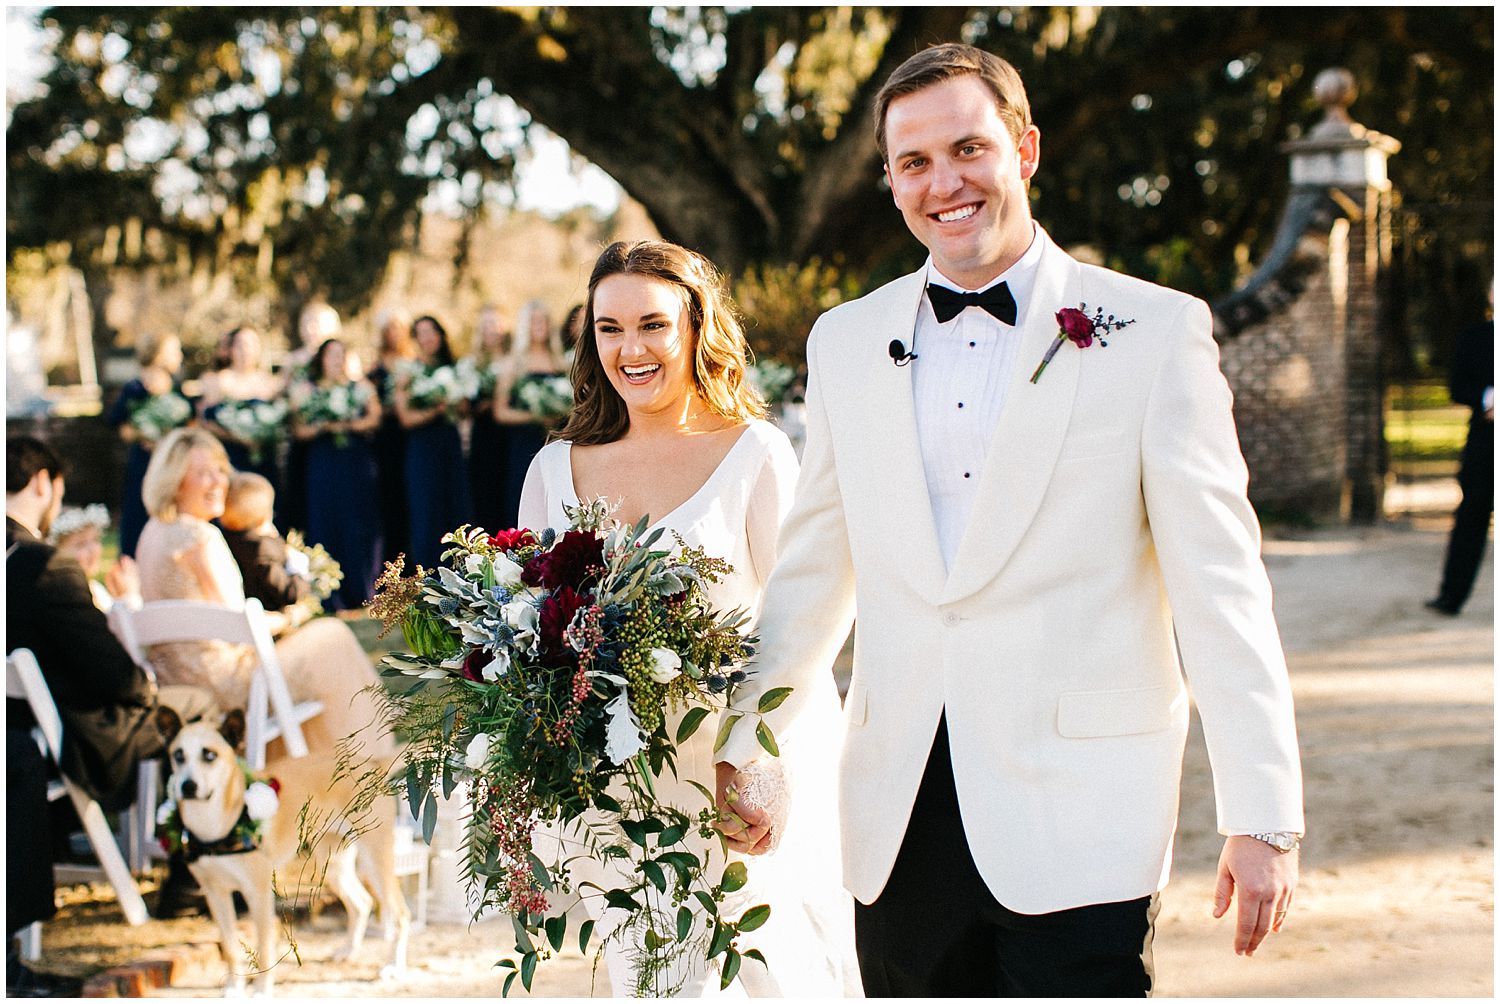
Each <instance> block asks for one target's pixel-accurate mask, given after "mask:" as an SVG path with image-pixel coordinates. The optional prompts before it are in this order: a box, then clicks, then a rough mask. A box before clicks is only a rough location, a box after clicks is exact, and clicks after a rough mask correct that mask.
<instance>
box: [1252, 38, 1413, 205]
mask: <svg viewBox="0 0 1500 1004" xmlns="http://www.w3.org/2000/svg"><path fill="white" fill-rule="evenodd" d="M1358 96H1359V88H1358V86H1357V85H1356V83H1355V80H1354V74H1353V73H1350V72H1349V71H1348V70H1346V69H1344V68H1343V67H1333V68H1331V69H1327V70H1324V71H1323V72H1322V73H1319V74H1318V75H1317V77H1315V78H1314V79H1313V97H1315V98H1317V100H1318V103H1319V104H1321V105H1322V106H1323V120H1322V121H1321V122H1319V123H1318V124H1317V125H1315V126H1313V127H1312V128H1311V129H1309V130H1308V132H1307V135H1306V136H1303V137H1302V138H1300V139H1294V140H1292V141H1290V142H1288V143H1284V144H1282V147H1281V149H1282V150H1284V151H1285V152H1287V153H1289V154H1291V171H1292V184H1294V185H1317V186H1330V187H1339V188H1351V187H1361V186H1370V187H1374V188H1378V189H1385V188H1387V187H1389V185H1390V182H1389V181H1388V180H1387V178H1386V170H1385V161H1386V158H1387V157H1389V156H1390V155H1392V154H1394V153H1395V152H1396V151H1398V150H1400V149H1401V144H1400V143H1398V142H1396V141H1395V140H1394V139H1391V138H1390V137H1389V136H1382V135H1381V134H1380V133H1378V132H1373V131H1371V130H1369V129H1366V128H1365V127H1364V126H1362V125H1360V124H1359V123H1358V122H1355V121H1354V120H1353V119H1352V118H1350V117H1349V106H1350V105H1352V104H1353V103H1354V99H1355V98H1356V97H1358Z"/></svg>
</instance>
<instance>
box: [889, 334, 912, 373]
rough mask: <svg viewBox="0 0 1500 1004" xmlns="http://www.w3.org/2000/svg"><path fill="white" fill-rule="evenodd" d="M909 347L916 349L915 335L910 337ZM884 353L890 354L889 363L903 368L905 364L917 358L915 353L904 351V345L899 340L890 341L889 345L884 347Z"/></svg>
mask: <svg viewBox="0 0 1500 1004" xmlns="http://www.w3.org/2000/svg"><path fill="white" fill-rule="evenodd" d="M911 347H912V348H913V349H915V348H916V347H917V336H916V334H915V333H914V334H913V335H912V337H911ZM886 352H888V353H889V354H890V357H891V362H893V363H895V364H896V365H897V366H905V365H906V364H907V363H909V362H911V361H912V360H913V359H915V358H917V354H916V352H908V351H906V343H904V342H903V341H901V339H899V338H892V339H891V344H890V345H888V346H886Z"/></svg>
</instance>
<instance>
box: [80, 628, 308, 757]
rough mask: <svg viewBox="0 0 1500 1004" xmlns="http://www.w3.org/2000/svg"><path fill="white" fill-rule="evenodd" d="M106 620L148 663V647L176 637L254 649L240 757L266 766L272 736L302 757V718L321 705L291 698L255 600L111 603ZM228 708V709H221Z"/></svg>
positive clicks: (133, 653) (134, 654)
mask: <svg viewBox="0 0 1500 1004" xmlns="http://www.w3.org/2000/svg"><path fill="white" fill-rule="evenodd" d="M109 616H110V624H111V626H112V627H113V629H114V631H115V634H116V635H117V636H118V637H119V639H120V641H121V643H122V644H123V645H124V646H125V649H126V651H128V652H129V653H130V654H131V657H132V658H134V659H135V660H136V662H138V663H140V664H141V665H143V666H147V667H149V668H151V670H152V672H155V667H153V666H151V658H150V654H149V649H150V648H151V646H153V645H161V644H165V643H168V642H178V641H224V642H229V643H231V644H235V645H249V646H250V647H252V648H253V649H254V650H255V673H254V675H253V676H252V677H251V679H250V696H249V700H248V706H247V707H246V708H245V723H246V729H245V759H246V760H247V761H248V762H249V764H250V767H251V769H253V770H261V769H263V768H264V767H265V765H266V747H267V746H268V745H270V743H271V741H272V740H274V739H280V740H281V741H282V743H283V744H284V745H285V746H286V751H287V755H288V756H291V757H293V758H298V757H304V756H307V741H306V740H305V739H303V737H302V723H303V722H306V721H307V720H308V719H310V718H313V717H315V716H316V715H318V714H319V713H320V712H322V710H323V705H322V703H321V702H319V701H302V702H294V701H293V700H292V695H291V691H289V690H288V689H287V685H286V677H285V676H284V675H283V674H282V671H281V660H280V659H278V658H277V657H276V644H275V642H274V641H272V639H271V631H270V628H268V627H267V626H266V619H265V611H264V610H263V609H262V607H261V605H260V601H259V600H256V599H247V600H246V601H245V606H244V608H243V609H234V608H232V607H225V606H220V605H218V604H216V603H199V602H196V601H194V600H156V601H154V602H152V603H145V604H142V605H141V607H140V609H138V610H131V609H129V608H128V607H125V606H123V605H122V604H119V603H116V604H115V605H114V607H113V608H112V609H111V610H110V614H109ZM226 710H227V709H226Z"/></svg>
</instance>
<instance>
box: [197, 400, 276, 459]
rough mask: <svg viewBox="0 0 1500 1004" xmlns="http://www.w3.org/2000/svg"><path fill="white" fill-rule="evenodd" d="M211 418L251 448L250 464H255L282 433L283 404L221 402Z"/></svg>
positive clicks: (274, 402) (271, 402)
mask: <svg viewBox="0 0 1500 1004" xmlns="http://www.w3.org/2000/svg"><path fill="white" fill-rule="evenodd" d="M212 417H213V420H214V421H215V422H216V423H218V424H219V425H220V426H221V427H223V429H224V430H225V431H226V432H228V433H229V434H230V435H232V436H234V437H235V438H236V439H238V440H240V441H241V442H242V443H244V444H245V445H246V446H248V447H249V448H250V462H251V463H252V464H258V463H260V458H261V455H262V454H263V453H264V451H265V449H266V447H267V446H270V445H271V444H272V443H275V442H276V441H277V440H278V439H280V438H281V437H282V435H283V434H284V433H285V423H286V402H285V401H281V400H277V401H224V402H223V403H221V404H220V405H218V407H216V408H215V409H214V413H213V416H212Z"/></svg>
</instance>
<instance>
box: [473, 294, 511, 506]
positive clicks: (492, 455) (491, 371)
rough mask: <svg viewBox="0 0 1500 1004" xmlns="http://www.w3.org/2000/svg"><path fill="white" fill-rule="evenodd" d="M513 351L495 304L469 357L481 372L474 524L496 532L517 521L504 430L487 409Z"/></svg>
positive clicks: (476, 405)
mask: <svg viewBox="0 0 1500 1004" xmlns="http://www.w3.org/2000/svg"><path fill="white" fill-rule="evenodd" d="M509 351H510V336H509V335H508V334H506V331H505V326H504V324H503V323H502V321H501V317H500V311H499V309H498V308H496V307H495V306H494V305H493V304H490V305H486V306H485V308H484V309H483V310H481V311H480V312H479V332H478V335H477V337H476V338H475V346H474V353H473V355H471V356H470V357H469V360H470V362H471V363H472V364H473V366H474V369H475V370H477V371H478V373H479V394H478V396H477V397H475V399H474V402H473V404H472V406H471V407H472V412H473V416H474V425H473V429H472V430H471V432H470V433H469V496H470V501H471V502H472V503H473V507H474V508H473V514H474V522H475V523H476V524H478V525H479V526H482V527H484V528H485V529H486V530H489V531H490V532H491V533H493V532H494V531H496V530H503V529H508V528H509V527H510V526H511V523H512V521H513V520H514V518H515V513H514V511H510V512H507V510H506V507H505V497H504V492H503V487H504V483H505V470H506V466H505V452H506V436H505V427H504V426H502V425H501V424H500V423H499V422H496V421H495V409H494V408H492V407H488V405H489V403H490V402H491V401H493V400H494V398H495V385H496V383H498V369H499V367H500V365H501V363H502V362H503V361H504V360H505V358H506V356H507V354H508V353H509Z"/></svg>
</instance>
